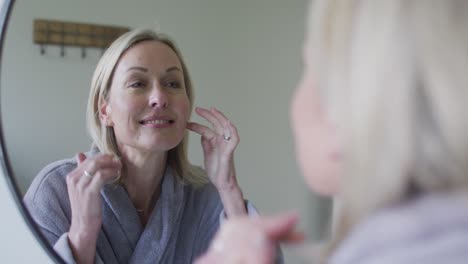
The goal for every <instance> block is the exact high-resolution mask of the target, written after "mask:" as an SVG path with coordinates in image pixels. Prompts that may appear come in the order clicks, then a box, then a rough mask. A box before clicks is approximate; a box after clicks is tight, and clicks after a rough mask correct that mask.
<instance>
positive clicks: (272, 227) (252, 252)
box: [195, 214, 304, 264]
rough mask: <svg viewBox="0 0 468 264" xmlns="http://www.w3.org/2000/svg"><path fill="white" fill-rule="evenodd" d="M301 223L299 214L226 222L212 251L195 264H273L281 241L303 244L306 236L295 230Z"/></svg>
mask: <svg viewBox="0 0 468 264" xmlns="http://www.w3.org/2000/svg"><path fill="white" fill-rule="evenodd" d="M297 221H298V218H297V215H295V214H283V215H279V216H275V217H255V218H252V217H247V216H243V217H234V218H231V219H226V220H225V222H224V223H223V224H222V225H221V228H220V230H219V231H218V233H217V234H216V236H215V238H214V239H213V241H212V243H211V246H210V248H209V249H208V251H207V252H206V253H205V254H204V255H203V256H201V257H200V258H198V259H197V260H196V262H195V263H196V264H216V263H226V264H238V263H244V264H270V263H273V262H274V260H275V256H276V249H277V246H278V244H279V243H280V242H289V243H298V242H302V241H303V239H304V235H303V234H302V233H299V232H297V231H295V227H296V224H297Z"/></svg>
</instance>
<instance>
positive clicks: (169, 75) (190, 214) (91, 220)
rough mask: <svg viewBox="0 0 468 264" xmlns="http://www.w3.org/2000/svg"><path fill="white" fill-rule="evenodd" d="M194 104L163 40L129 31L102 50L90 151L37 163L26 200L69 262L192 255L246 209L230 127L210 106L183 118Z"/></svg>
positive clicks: (170, 259)
mask: <svg viewBox="0 0 468 264" xmlns="http://www.w3.org/2000/svg"><path fill="white" fill-rule="evenodd" d="M192 105H193V91H192V85H191V82H190V78H189V74H188V71H187V68H186V66H185V64H184V62H183V60H182V57H181V55H180V52H179V51H178V50H177V48H176V47H175V45H174V43H173V42H172V41H171V40H169V39H168V38H166V37H164V36H162V35H159V34H156V33H154V32H152V31H149V30H134V31H130V32H128V33H126V34H124V35H122V36H121V37H120V38H118V39H117V40H116V41H115V42H114V43H113V44H112V45H111V46H110V47H109V48H108V49H107V51H106V52H105V53H104V55H103V56H102V58H101V59H100V61H99V64H98V65H97V68H96V70H95V73H94V77H93V81H92V86H91V91H90V96H89V101H88V108H87V123H88V130H89V132H90V135H91V137H92V139H93V142H94V145H95V146H94V148H93V150H92V151H91V152H89V153H86V154H83V153H79V154H77V156H76V158H75V159H68V160H62V161H58V162H55V163H52V164H50V165H49V166H47V167H46V168H44V169H43V170H42V171H41V172H40V173H39V175H38V176H37V177H36V178H35V180H34V182H33V183H32V185H31V187H30V189H29V190H28V192H27V194H26V196H25V198H24V201H25V203H26V205H27V207H28V208H29V210H30V212H31V215H32V216H33V218H34V219H35V221H36V222H37V224H38V226H39V227H40V229H41V231H42V233H43V234H44V236H45V237H46V238H47V240H48V241H49V243H50V244H52V245H53V246H54V248H55V250H56V251H57V252H58V253H59V254H60V255H61V256H62V257H63V259H64V260H65V261H66V262H70V263H73V262H77V263H92V262H98V263H191V262H192V259H194V258H195V257H196V256H197V255H199V254H201V253H202V252H203V251H205V250H206V248H207V246H208V243H209V241H210V240H211V238H212V236H213V235H214V234H215V231H216V230H217V229H218V227H219V221H220V219H222V218H224V217H229V218H230V217H234V216H240V215H245V214H246V213H247V212H246V206H245V203H244V198H243V195H242V192H241V190H240V188H239V186H238V184H237V180H236V173H235V169H234V162H233V155H234V150H235V148H236V146H237V144H238V142H239V136H238V133H237V130H236V127H235V126H234V125H233V124H232V123H231V122H230V121H229V120H228V119H227V118H226V117H225V116H224V115H223V114H222V113H221V112H220V111H218V110H216V109H210V110H208V109H203V108H197V109H196V112H197V114H199V115H200V116H201V117H203V118H205V119H206V120H208V121H209V122H210V123H211V124H212V128H210V127H207V126H204V125H201V124H198V123H191V122H188V120H189V117H190V113H191V109H192ZM186 129H189V130H192V131H194V132H196V133H198V134H200V135H201V141H202V146H203V150H204V155H205V169H206V174H205V172H204V171H203V170H201V169H198V168H196V167H194V166H192V165H190V163H189V162H188V160H187V155H186V144H187V134H188V133H187V132H186ZM206 176H208V178H207V177H206ZM208 179H209V180H208ZM209 181H211V183H209Z"/></svg>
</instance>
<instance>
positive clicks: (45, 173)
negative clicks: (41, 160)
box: [24, 158, 77, 203]
mask: <svg viewBox="0 0 468 264" xmlns="http://www.w3.org/2000/svg"><path fill="white" fill-rule="evenodd" d="M76 166H77V163H76V161H75V159H73V158H70V159H63V160H59V161H55V162H52V163H50V164H48V165H47V166H45V167H44V168H43V169H42V170H41V171H39V173H38V174H37V175H36V177H35V178H34V180H33V182H32V183H31V186H30V187H29V188H28V191H27V192H26V194H25V196H24V201H25V203H35V202H37V200H38V199H39V200H41V199H44V198H50V196H59V197H61V196H63V195H68V194H67V186H66V176H67V174H68V173H69V172H70V171H72V170H73V169H75V168H76Z"/></svg>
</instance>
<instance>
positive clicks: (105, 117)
mask: <svg viewBox="0 0 468 264" xmlns="http://www.w3.org/2000/svg"><path fill="white" fill-rule="evenodd" d="M111 112H112V111H111V106H110V105H109V104H108V103H107V102H106V101H105V100H103V101H102V103H101V105H100V107H99V117H100V119H101V123H103V124H104V125H105V126H108V127H112V126H114V122H112V118H111Z"/></svg>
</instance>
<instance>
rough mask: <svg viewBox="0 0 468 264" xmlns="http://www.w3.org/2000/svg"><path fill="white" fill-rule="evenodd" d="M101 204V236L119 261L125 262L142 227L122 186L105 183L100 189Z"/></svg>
mask: <svg viewBox="0 0 468 264" xmlns="http://www.w3.org/2000/svg"><path fill="white" fill-rule="evenodd" d="M101 194H102V197H103V200H104V206H103V209H104V210H103V219H102V221H103V223H102V230H103V232H104V234H103V236H100V238H98V239H101V240H102V239H105V238H107V241H108V244H110V246H111V248H112V251H113V253H114V255H115V256H116V258H117V259H118V261H119V263H127V262H128V260H129V259H130V257H131V256H132V254H133V252H134V250H135V248H136V246H137V243H138V240H139V239H140V235H141V233H142V232H143V227H142V225H141V223H140V219H139V217H138V214H137V212H136V209H135V207H134V206H133V203H132V202H131V200H130V198H129V196H128V194H127V192H126V190H125V189H124V188H123V187H122V186H117V185H112V184H109V185H106V186H104V188H103V190H102V191H101Z"/></svg>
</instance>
